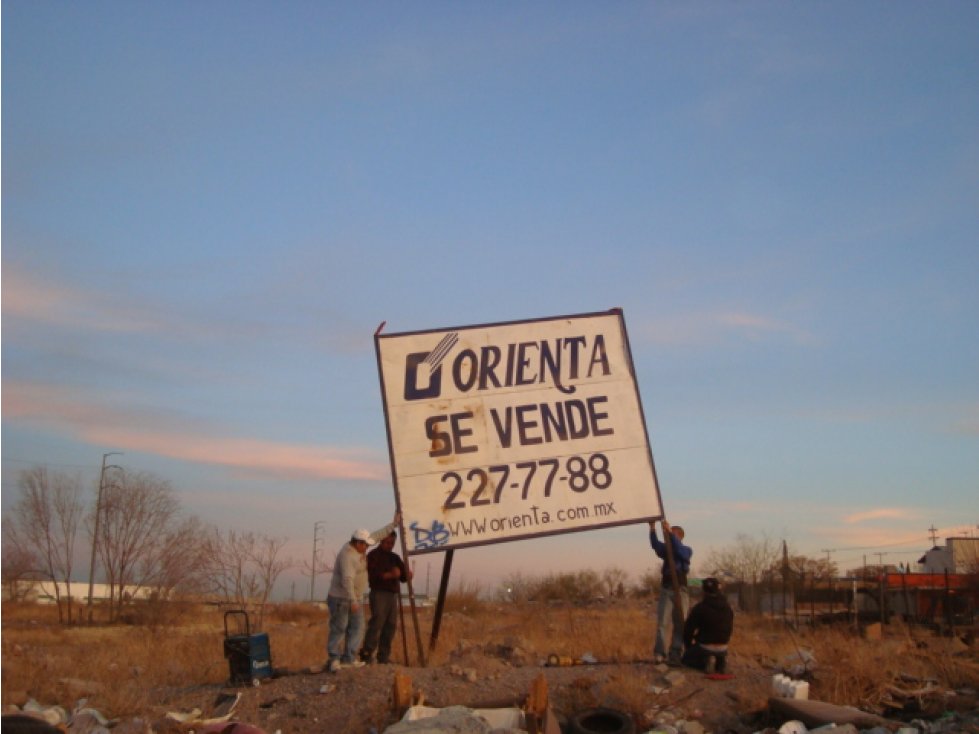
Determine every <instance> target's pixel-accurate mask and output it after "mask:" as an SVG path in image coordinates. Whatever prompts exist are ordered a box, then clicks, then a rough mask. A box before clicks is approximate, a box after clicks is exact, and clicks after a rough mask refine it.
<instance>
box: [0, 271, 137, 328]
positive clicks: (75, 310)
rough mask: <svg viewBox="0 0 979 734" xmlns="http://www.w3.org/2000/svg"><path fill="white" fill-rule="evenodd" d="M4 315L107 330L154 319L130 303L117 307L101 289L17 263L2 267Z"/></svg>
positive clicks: (30, 320) (35, 321) (45, 322)
mask: <svg viewBox="0 0 979 734" xmlns="http://www.w3.org/2000/svg"><path fill="white" fill-rule="evenodd" d="M3 315H4V319H5V320H6V319H10V318H13V319H16V320H21V321H26V322H30V323H43V324H48V325H53V326H65V327H73V328H79V327H85V328H94V329H97V330H101V331H109V332H129V331H143V330H146V329H149V328H152V327H153V326H154V323H153V322H154V320H153V319H152V318H150V317H148V316H146V315H143V316H140V315H139V313H138V311H137V310H136V309H134V308H133V307H132V304H129V305H127V306H126V307H125V308H121V307H119V304H117V303H114V302H113V301H112V300H111V299H110V298H109V297H107V296H106V295H105V294H103V293H101V292H94V291H86V290H83V289H80V288H75V287H73V286H71V285H67V284H64V283H60V282H57V281H55V280H51V279H47V278H42V277H38V276H36V275H34V274H32V273H29V272H27V271H25V270H24V269H23V268H20V267H18V266H16V265H10V266H4V268H3Z"/></svg>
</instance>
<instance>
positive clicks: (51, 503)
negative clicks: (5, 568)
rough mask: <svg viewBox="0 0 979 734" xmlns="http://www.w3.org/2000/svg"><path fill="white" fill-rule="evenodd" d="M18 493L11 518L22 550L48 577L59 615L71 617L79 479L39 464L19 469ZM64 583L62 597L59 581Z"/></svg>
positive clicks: (79, 513) (64, 618) (79, 512)
mask: <svg viewBox="0 0 979 734" xmlns="http://www.w3.org/2000/svg"><path fill="white" fill-rule="evenodd" d="M18 484H19V485H20V490H21V496H20V499H19V500H18V502H17V504H16V505H15V507H14V522H15V524H16V527H17V528H18V530H17V532H18V534H19V537H20V539H21V540H22V542H23V544H24V545H23V547H24V550H25V551H26V552H27V553H28V554H29V555H30V556H31V557H32V558H33V560H34V562H35V563H36V564H37V569H36V570H37V571H38V572H39V573H40V574H41V575H42V577H43V578H46V579H48V580H50V581H51V583H52V585H53V586H54V597H55V601H56V602H57V605H58V619H59V621H61V622H65V621H67V622H68V623H69V624H70V623H71V621H72V595H71V572H72V568H73V565H74V558H75V540H76V538H77V535H78V526H79V524H80V522H81V518H82V513H83V509H84V507H83V504H82V501H81V479H80V478H79V477H78V476H70V475H67V474H61V473H53V474H49V473H48V470H47V469H45V468H44V467H41V466H38V467H34V468H33V469H28V470H27V471H24V472H21V474H20V478H19V480H18ZM62 582H63V583H64V585H65V594H64V597H62V594H61V586H60V584H61V583H62Z"/></svg>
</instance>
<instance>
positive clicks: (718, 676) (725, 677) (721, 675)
mask: <svg viewBox="0 0 979 734" xmlns="http://www.w3.org/2000/svg"><path fill="white" fill-rule="evenodd" d="M704 677H705V678H709V679H710V680H731V679H732V678H733V677H734V676H733V675H731V674H730V673H708V674H707V675H706V676H704Z"/></svg>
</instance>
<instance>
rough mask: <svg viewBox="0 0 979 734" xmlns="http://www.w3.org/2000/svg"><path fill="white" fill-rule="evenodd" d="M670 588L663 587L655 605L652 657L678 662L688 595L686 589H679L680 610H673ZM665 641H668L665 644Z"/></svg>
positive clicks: (672, 591)
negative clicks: (654, 634)
mask: <svg viewBox="0 0 979 734" xmlns="http://www.w3.org/2000/svg"><path fill="white" fill-rule="evenodd" d="M674 594H675V591H674V589H673V587H672V586H664V587H663V588H662V589H660V592H659V601H658V602H657V604H656V644H655V645H654V646H653V655H662V656H663V657H669V658H670V659H671V660H675V661H676V662H680V657H681V656H682V655H683V622H684V620H686V618H687V612H688V611H689V610H690V595H689V594H688V593H687V587H686V586H681V587H680V607H681V608H680V609H674V608H673V607H674V605H673V596H674ZM671 631H672V634H670V633H671ZM667 640H670V642H669V643H667Z"/></svg>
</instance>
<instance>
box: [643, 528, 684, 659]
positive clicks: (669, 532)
mask: <svg viewBox="0 0 979 734" xmlns="http://www.w3.org/2000/svg"><path fill="white" fill-rule="evenodd" d="M660 522H661V523H662V525H663V542H660V539H659V538H657V537H656V522H655V521H652V522H650V523H649V544H650V545H651V546H652V548H653V551H655V553H656V555H657V556H659V557H660V558H662V559H663V581H662V588H661V589H660V593H659V601H658V602H657V604H656V644H655V645H654V646H653V659H654V660H656V662H662V661H663V660H667V661H668V662H669V663H670V665H680V656H681V655H682V654H683V620H684V619H685V618H686V616H687V609H689V608H690V597H689V596H688V595H687V573H688V572H689V571H690V558H691V557H692V556H693V550H692V549H691V548H690V547H689V546H686V545H684V544H683V528H681V527H680V526H679V525H674V526H673V527H670V524H669V523H668V522H667V521H666V520H665V519H664V520H661V521H660ZM666 543H669V544H670V547H669V552H667V547H666ZM671 555H672V557H673V566H672V567H671V566H670V561H669V557H670V556H671ZM677 597H678V598H679V606H677V603H676V601H677ZM671 632H672V634H671ZM667 653H669V657H668V658H667Z"/></svg>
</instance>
